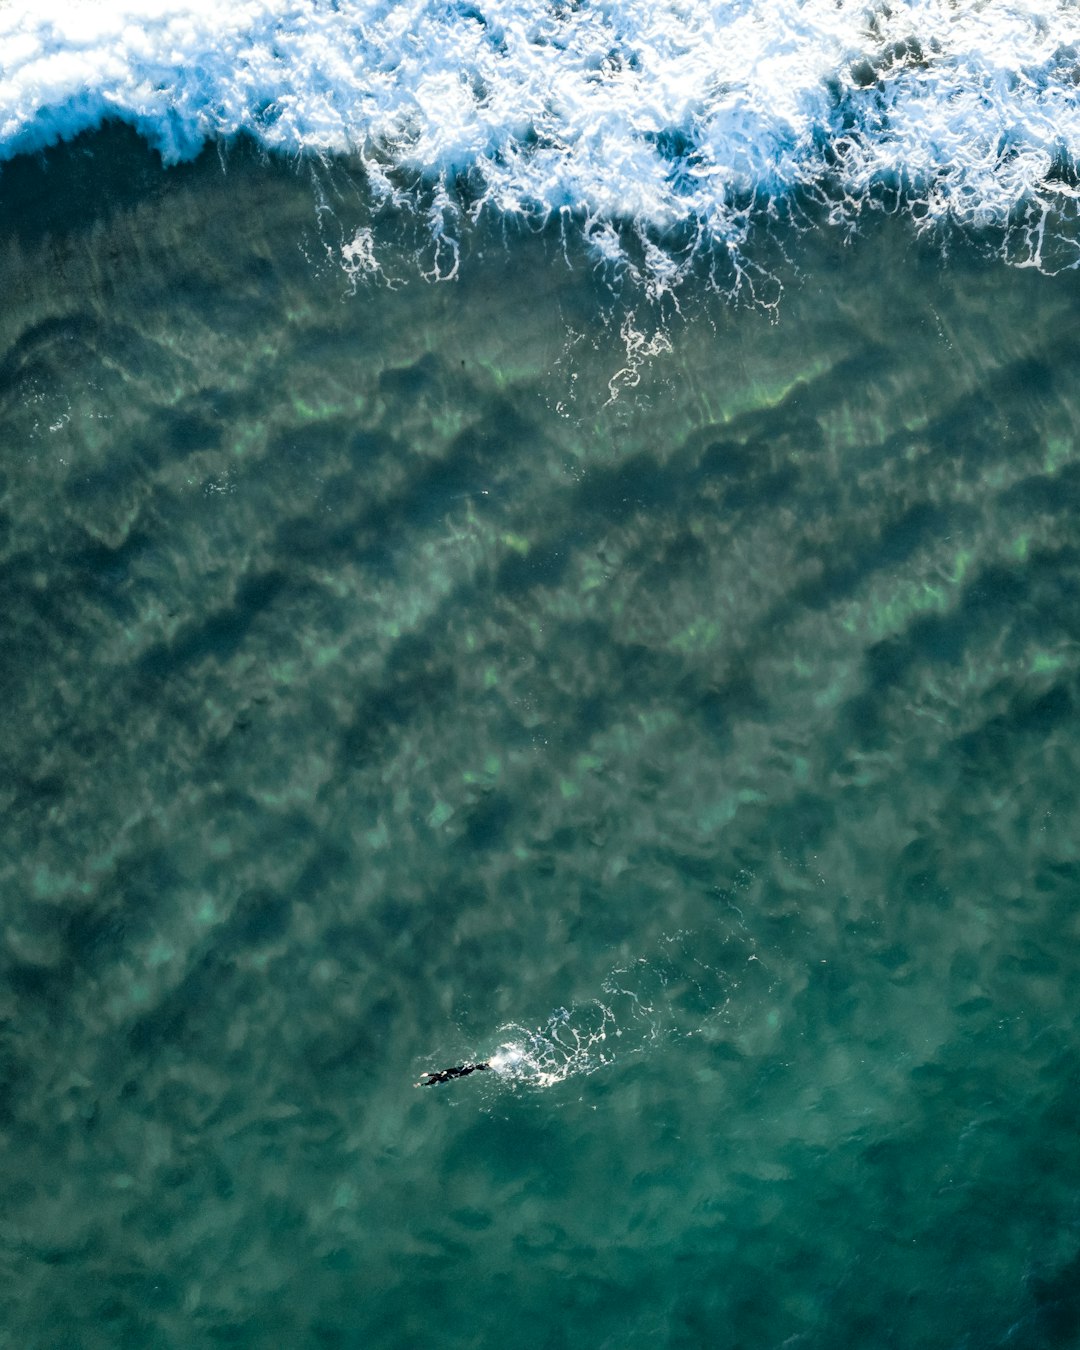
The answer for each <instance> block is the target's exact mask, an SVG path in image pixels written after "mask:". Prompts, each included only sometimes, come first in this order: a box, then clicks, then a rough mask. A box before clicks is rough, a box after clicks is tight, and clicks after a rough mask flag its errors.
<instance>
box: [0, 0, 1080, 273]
mask: <svg viewBox="0 0 1080 1350" xmlns="http://www.w3.org/2000/svg"><path fill="white" fill-rule="evenodd" d="M1078 31H1080V30H1078V29H1077V25H1076V9H1075V5H1074V4H1073V3H1072V0H995V2H994V3H992V4H987V3H980V2H978V0H960V2H959V3H957V0H905V2H904V3H899V2H895V0H894V3H885V0H878V3H876V4H867V3H865V2H859V3H855V2H853V0H728V3H724V4H718V3H715V0H395V3H389V0H237V2H236V3H233V4H231V5H222V4H220V3H219V2H218V0H80V2H79V3H76V2H75V0H67V3H63V2H58V3H54V4H51V5H49V6H48V7H47V8H44V10H43V7H41V6H40V5H38V4H37V3H35V2H34V0H8V3H7V4H6V5H2V4H0V53H2V59H0V156H3V157H10V156H12V155H14V154H17V153H19V152H22V151H35V150H38V149H40V148H42V147H43V146H46V145H48V144H50V143H52V142H54V141H56V140H57V139H60V138H63V137H69V136H72V135H74V134H76V133H78V132H80V131H82V130H85V129H87V128H89V127H93V126H95V125H96V124H98V123H100V122H101V121H102V120H104V119H107V118H110V117H115V118H120V119H123V120H124V121H127V122H129V123H131V124H133V125H134V126H135V127H137V128H138V130H139V131H140V132H141V133H142V134H143V135H144V136H145V137H146V138H147V139H148V140H149V142H150V143H151V144H152V145H153V146H154V147H155V148H156V149H157V150H159V151H160V153H161V154H162V156H163V157H164V158H165V160H167V161H170V162H172V161H177V160H181V159H184V158H188V157H191V156H193V155H195V154H196V153H197V152H198V151H199V149H200V148H201V147H202V146H203V145H204V144H205V143H206V142H207V141H208V140H210V139H214V138H228V137H231V136H235V135H236V134H238V133H241V132H244V133H247V134H249V135H251V136H253V137H255V138H256V139H257V140H258V141H259V142H261V143H262V144H263V145H265V146H266V147H268V148H269V149H271V150H275V151H282V152H288V153H298V152H312V153H317V154H320V155H328V154H345V153H348V154H354V155H359V156H361V157H363V159H364V161H365V164H366V166H367V170H368V173H369V177H370V179H371V181H372V183H373V185H374V186H375V188H376V190H378V191H382V192H385V193H388V194H393V196H394V198H395V200H399V201H400V200H404V199H406V198H407V197H408V196H409V193H410V186H409V185H411V184H417V183H419V184H420V185H421V189H420V190H423V191H426V192H428V193H429V194H430V193H431V192H432V191H433V190H435V191H436V193H437V190H438V189H439V188H440V187H441V188H443V189H445V190H446V195H445V197H444V198H438V197H437V195H436V198H434V199H433V198H430V197H429V198H428V201H429V202H430V200H437V201H439V202H440V211H441V210H442V208H443V207H444V206H445V208H446V209H447V210H449V211H451V212H453V211H454V210H458V209H461V207H462V202H463V201H464V200H465V197H464V196H461V195H458V194H457V192H456V189H457V188H459V187H461V185H462V184H463V183H465V182H467V184H468V193H467V194H466V196H467V200H468V201H469V203H470V205H471V206H472V207H473V208H474V209H475V208H477V207H478V206H485V205H486V206H490V207H493V208H495V209H497V210H499V211H501V212H505V213H510V214H515V215H525V216H528V217H530V218H532V219H547V218H550V217H551V216H552V215H556V214H558V213H568V214H569V215H570V216H572V217H573V218H574V219H575V220H576V221H578V222H583V224H584V228H585V231H586V233H587V235H588V236H589V238H590V240H591V241H592V244H593V246H594V248H596V249H597V250H598V251H599V252H600V253H605V252H606V253H608V254H611V255H613V256H614V255H617V254H618V253H619V251H620V244H619V241H618V230H619V229H622V228H623V227H625V226H626V225H627V224H629V225H631V226H636V227H637V229H638V232H639V234H640V236H641V238H642V240H643V241H648V242H649V246H650V247H652V248H654V249H657V246H658V245H659V248H658V250H657V251H656V253H655V254H654V256H653V257H652V260H651V262H650V261H649V259H648V258H646V267H647V270H649V271H651V272H652V273H653V274H657V270H658V269H659V270H661V271H662V270H663V268H664V267H670V261H668V262H665V257H667V258H668V259H670V256H671V248H670V246H665V240H670V238H671V237H672V235H673V233H677V234H678V235H679V236H680V238H681V239H682V240H683V241H684V243H685V240H686V239H687V238H689V239H690V240H698V241H701V240H705V241H707V242H709V243H710V244H714V245H719V246H720V248H721V249H724V248H727V249H728V250H730V251H731V252H733V253H738V251H739V250H740V249H741V248H742V247H743V245H744V244H745V242H746V239H747V237H748V234H749V232H750V231H751V229H752V228H753V223H754V221H755V220H756V219H760V218H761V216H762V214H764V215H766V216H767V215H770V214H773V215H775V214H777V213H781V214H783V213H790V212H791V211H792V210H793V209H795V208H794V204H795V203H797V201H798V200H799V199H800V197H801V198H802V200H803V201H804V202H805V201H806V200H808V199H811V198H816V199H817V200H818V201H819V202H821V203H823V204H824V207H825V209H826V211H827V212H828V213H829V214H830V215H832V216H833V217H840V218H853V217H854V215H855V214H856V213H857V212H858V211H860V210H861V209H863V208H864V207H865V205H866V204H867V203H870V204H873V205H877V206H882V207H886V208H889V209H903V210H906V211H910V212H911V214H912V216H913V218H914V219H915V220H916V221H917V222H918V223H919V224H920V226H922V227H925V226H927V225H932V224H935V223H938V222H951V223H953V224H958V225H960V226H963V227H968V228H984V227H996V228H998V229H999V230H1003V231H1004V232H1005V234H1006V235H1007V236H1008V241H1009V242H1008V248H1009V249H1010V250H1011V252H1012V255H1013V257H1014V260H1016V261H1022V262H1027V263H1031V264H1034V265H1037V266H1043V267H1045V268H1047V269H1048V270H1053V269H1056V268H1058V267H1061V266H1076V265H1077V263H1078V261H1080V255H1078V254H1077V250H1076V244H1075V233H1070V230H1069V228H1068V226H1069V224H1070V222H1071V221H1072V220H1073V218H1074V216H1075V213H1076V208H1077V204H1078V187H1077V181H1078V172H1077V169H1078V163H1080V98H1078V82H1080V42H1078V40H1077V33H1078ZM1070 241H1072V242H1070ZM661 255H664V256H661Z"/></svg>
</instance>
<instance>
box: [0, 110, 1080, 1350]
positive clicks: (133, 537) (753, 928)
mask: <svg viewBox="0 0 1080 1350" xmlns="http://www.w3.org/2000/svg"><path fill="white" fill-rule="evenodd" d="M310 168H311V166H310V165H309V166H306V167H305V166H301V167H299V168H297V167H295V166H292V165H289V164H287V163H278V162H271V163H264V162H262V161H260V159H259V157H258V155H257V154H255V153H251V152H248V151H245V150H243V149H242V148H241V149H234V151H233V152H232V154H231V156H226V159H225V164H224V172H223V166H222V163H220V162H219V159H218V156H217V154H216V153H215V152H213V151H211V152H208V153H207V154H206V155H204V156H203V157H202V158H200V159H198V160H196V161H195V162H194V163H192V164H190V165H187V166H181V167H180V168H176V169H172V170H168V171H163V170H161V169H160V167H158V166H156V164H155V162H154V160H153V158H152V157H151V156H150V155H149V154H148V153H147V152H146V150H145V149H144V148H143V147H141V146H140V145H139V144H138V143H136V142H134V141H133V140H129V139H127V138H126V137H125V136H124V135H122V134H120V133H115V132H111V133H103V134H99V135H96V136H94V137H90V138H88V139H84V140H81V141H78V142H76V143H75V144H74V145H72V146H69V147H66V148H63V149H61V150H59V151H56V152H53V154H52V155H51V156H50V158H49V159H48V160H47V161H46V162H44V163H43V164H36V163H33V162H29V161H25V160H24V161H19V162H18V163H16V164H13V165H11V166H9V168H8V169H7V170H5V173H4V176H3V177H2V178H0V194H3V202H2V206H3V221H4V228H3V234H2V236H0V268H2V273H3V276H4V278H5V291H6V300H5V305H4V306H3V308H2V310H0V453H2V460H0V475H2V477H0V490H2V498H0V526H2V533H0V622H2V623H3V629H4V656H3V660H2V662H0V671H2V681H3V697H2V701H0V709H2V719H0V744H2V749H3V760H4V763H5V765H6V766H7V770H6V772H5V775H4V779H3V783H2V785H0V806H2V811H0V893H2V895H3V927H2V943H0V1142H2V1148H0V1188H2V1190H3V1194H4V1196H5V1202H4V1222H3V1225H2V1227H0V1267H2V1269H3V1272H4V1279H3V1282H2V1284H0V1326H2V1327H3V1328H4V1330H3V1331H2V1332H0V1341H5V1342H6V1343H10V1344H12V1345H18V1346H30V1345H42V1346H61V1345H63V1346H65V1347H72V1346H78V1347H99V1346H100V1347H114V1346H117V1345H124V1346H126V1347H142V1346H147V1347H150V1346H154V1347H157V1346H202V1345H223V1344H229V1345H245V1346H271V1345H275V1346H280V1345H289V1346H296V1347H309V1346H310V1347H327V1346H332V1347H354V1346H361V1345H363V1346H378V1347H402V1350H404V1347H415V1346H418V1345H425V1346H426V1345H432V1346H440V1347H441V1346H448V1347H454V1346H461V1347H464V1346H476V1345H516V1346H536V1347H552V1348H554V1347H571V1346H573V1347H578V1346H581V1347H596V1346H600V1345H604V1344H612V1345H620V1346H627V1347H635V1346H639V1347H645V1346H650V1347H651V1346H657V1345H669V1346H679V1347H693V1346H710V1347H717V1346H719V1347H723V1346H735V1345H741V1346H754V1347H758V1346H760V1347H773V1346H781V1345H786V1346H789V1347H790V1346H799V1347H815V1348H820V1350H835V1348H836V1347H838V1346H866V1345H874V1346H898V1347H899V1346H905V1347H907V1346H914V1345H918V1346H928V1347H943V1348H944V1347H957V1346H961V1345H969V1346H986V1347H990V1346H998V1345H1000V1346H1008V1347H1010V1350H1012V1348H1014V1347H1021V1346H1022V1347H1032V1348H1033V1347H1036V1346H1037V1347H1047V1346H1058V1345H1060V1346H1065V1345H1069V1344H1071V1343H1073V1341H1074V1339H1075V1333H1076V1327H1077V1324H1078V1322H1080V1307H1078V1305H1077V1301H1076V1287H1077V1286H1076V1280H1075V1272H1076V1268H1077V1261H1078V1259H1080V1257H1078V1253H1080V1227H1078V1224H1080V1210H1078V1206H1077V1196H1078V1195H1080V1171H1078V1154H1077V1150H1076V1134H1077V1126H1078V1123H1080V1122H1078V1105H1077V1100H1078V1099H1077V1096H1076V1092H1075V1065H1076V1062H1077V1049H1078V1046H1077V1038H1078V1028H1077V1012H1076V1010H1077V1007H1078V1006H1080V997H1078V995H1080V989H1078V976H1080V945H1078V943H1077V912H1078V911H1077V898H1078V875H1080V873H1078V867H1080V856H1078V849H1080V842H1078V841H1080V799H1078V787H1077V785H1078V783H1080V738H1078V736H1077V720H1076V719H1077V705H1078V700H1080V687H1078V673H1080V664H1078V663H1080V648H1078V645H1077V641H1078V634H1080V541H1078V537H1077V518H1078V517H1077V507H1078V504H1080V496H1078V494H1080V460H1078V454H1080V447H1078V438H1077V427H1078V412H1080V409H1078V393H1077V391H1078V390H1080V378H1078V376H1080V298H1078V295H1077V291H1076V287H1075V285H1074V284H1072V283H1071V280H1070V278H1069V277H1065V278H1061V277H1059V278H1056V279H1053V278H1049V277H1046V276H1043V275H1040V274H1038V273H1037V272H1036V271H1034V270H1014V269H1008V268H1004V267H1001V266H999V265H993V264H990V263H989V262H987V261H985V260H980V256H979V255H978V252H977V250H974V249H971V250H969V249H965V248H964V247H962V246H961V247H958V248H957V249H956V250H955V252H954V254H953V256H952V257H951V259H950V260H949V262H948V264H947V265H945V264H944V263H943V262H942V259H941V257H940V255H939V254H938V252H936V251H934V250H927V249H926V248H925V247H923V246H922V245H920V244H919V243H918V242H917V241H916V240H915V238H914V236H913V233H912V231H911V229H910V227H909V225H908V224H907V223H906V222H905V221H904V220H902V219H884V220H882V219H877V220H870V221H868V222H867V223H866V224H865V226H864V228H863V229H862V231H861V233H860V234H859V236H858V237H857V238H855V239H854V240H850V241H848V242H846V243H845V242H842V241H841V239H840V237H839V236H838V235H836V234H830V233H828V232H827V231H826V232H821V233H817V234H814V235H812V236H809V237H804V238H802V239H801V240H800V239H799V238H797V237H796V236H795V235H792V236H791V237H790V238H789V239H787V240H784V241H781V242H783V243H784V245H785V248H786V250H787V252H788V254H789V258H788V261H787V262H786V263H785V262H784V260H783V257H782V256H780V260H779V263H778V266H777V270H776V276H777V277H778V278H779V280H780V282H781V283H782V286H783V291H782V303H781V305H780V309H779V315H778V316H777V315H775V314H772V313H763V312H762V311H761V310H760V309H755V308H752V307H741V308H739V307H732V306H728V305H724V304H722V303H720V302H719V301H710V300H709V299H707V298H706V293H705V291H704V289H702V291H701V294H700V296H699V297H698V298H697V299H695V300H691V298H690V297H691V296H692V294H693V277H692V276H691V277H690V278H689V281H688V282H687V289H686V290H685V291H684V294H683V312H682V314H681V315H669V316H667V317H666V318H665V317H664V314H663V312H662V311H657V310H655V309H652V308H650V306H649V305H648V304H647V302H646V299H645V297H644V296H643V295H642V294H641V293H639V292H624V293H623V294H622V295H621V296H618V295H615V294H613V293H612V292H611V291H610V290H609V289H608V288H607V280H606V277H605V275H604V274H603V273H602V272H601V271H598V270H597V269H596V267H595V265H594V264H595V258H594V255H593V254H592V253H590V252H589V251H588V250H587V249H585V248H581V249H576V248H574V247H573V246H571V245H570V244H568V242H567V240H566V239H564V238H563V237H562V236H561V234H560V231H559V230H558V229H557V228H552V229H549V230H548V231H546V232H541V233H538V234H528V233H523V234H522V235H521V236H520V237H518V236H514V235H507V234H506V233H505V232H504V230H503V229H502V228H501V227H500V226H495V225H490V224H489V223H485V222H484V221H483V220H481V221H480V222H479V224H477V225H476V226H475V227H473V228H472V229H471V230H469V231H467V232H466V233H465V234H464V235H463V236H462V239H461V241H460V248H461V255H460V264H461V265H460V267H459V271H458V276H457V280H456V281H455V282H454V283H452V284H446V285H426V284H423V283H419V282H417V281H416V280H415V272H416V270H417V269H416V260H415V258H414V256H413V248H414V244H415V240H414V239H413V238H412V237H411V236H410V234H409V231H410V229H411V228H412V226H410V225H409V223H408V221H407V220H403V219H401V218H399V217H397V216H394V215H389V216H387V215H380V214H379V213H378V211H368V210H367V207H366V206H364V205H363V201H364V200H365V199H363V192H364V191H366V190H367V189H366V187H365V186H364V184H363V183H359V184H358V185H357V186H356V187H355V192H354V195H353V197H352V198H349V196H348V194H347V192H346V191H345V185H346V175H345V171H344V169H342V168H341V167H340V166H339V167H338V168H336V169H334V170H333V171H332V172H331V171H329V170H327V171H326V173H325V174H324V176H323V177H321V178H319V177H317V179H316V181H315V182H314V183H313V179H312V175H311V172H310ZM328 185H329V186H328ZM331 189H334V190H333V191H332V190H331ZM335 191H336V193H337V195H335ZM350 201H352V202H353V203H356V202H360V203H361V205H360V206H355V207H353V206H350V205H349V203H350ZM352 209H355V210H356V211H358V212H360V213H361V215H362V217H363V221H364V222H366V223H365V224H364V229H369V230H370V231H371V235H370V241H371V245H372V248H373V250H374V256H376V257H377V258H378V259H379V264H378V266H379V270H378V271H375V270H373V269H370V268H365V267H356V268H353V269H351V272H350V270H348V269H347V270H346V271H343V270H342V266H341V262H342V255H341V241H342V239H354V238H367V236H361V235H358V234H356V233H355V227H356V220H353V219H352V218H350V217H349V216H348V212H349V210H352ZM365 212H366V214H364V213H365ZM359 218H360V217H359V216H358V217H357V219H359ZM420 233H421V235H422V234H423V232H422V231H421V232H420ZM420 247H421V252H422V251H423V249H424V248H426V247H428V245H427V244H424V243H423V242H422V241H421V244H420ZM353 256H354V257H357V256H359V254H354V255H353ZM348 261H349V259H348V258H346V262H348ZM421 261H423V256H422V259H421ZM785 269H786V270H785ZM410 277H411V278H414V279H413V280H409V278H410ZM406 283H407V284H406ZM477 1061H483V1062H491V1063H492V1064H493V1068H494V1071H492V1072H485V1073H481V1074H475V1075H473V1076H471V1077H467V1078H465V1079H464V1081H455V1082H447V1083H445V1084H442V1085H440V1086H438V1087H437V1088H434V1089H433V1090H432V1091H430V1092H428V1091H424V1092H418V1091H416V1089H415V1088H414V1086H413V1085H414V1083H415V1082H416V1081H417V1080H419V1079H421V1078H422V1076H423V1075H425V1074H428V1073H431V1072H435V1071H438V1070H440V1069H443V1068H445V1067H446V1066H451V1065H462V1064H466V1063H475V1062H477Z"/></svg>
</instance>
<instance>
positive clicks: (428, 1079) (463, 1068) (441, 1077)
mask: <svg viewBox="0 0 1080 1350" xmlns="http://www.w3.org/2000/svg"><path fill="white" fill-rule="evenodd" d="M490 1068H491V1065H490V1064H488V1063H487V1062H486V1061H485V1062H484V1063H483V1064H459V1065H458V1066H457V1068H454V1069H439V1070H438V1071H437V1072H435V1073H429V1074H426V1075H425V1076H424V1077H423V1078H421V1079H420V1081H419V1083H417V1084H416V1085H415V1086H416V1087H434V1086H435V1084H436V1083H449V1081H450V1079H451V1078H466V1077H468V1075H469V1074H470V1073H476V1071H477V1070H478V1069H490Z"/></svg>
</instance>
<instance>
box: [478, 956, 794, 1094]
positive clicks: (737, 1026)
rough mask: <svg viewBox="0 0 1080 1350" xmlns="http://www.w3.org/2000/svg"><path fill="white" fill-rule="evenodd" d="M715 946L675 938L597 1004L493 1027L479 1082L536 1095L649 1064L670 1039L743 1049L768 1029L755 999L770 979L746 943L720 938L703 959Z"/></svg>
mask: <svg viewBox="0 0 1080 1350" xmlns="http://www.w3.org/2000/svg"><path fill="white" fill-rule="evenodd" d="M715 942H716V935H712V936H711V937H710V936H707V935H702V934H697V933H694V932H690V931H682V930H681V931H679V932H677V933H674V934H671V935H669V936H667V937H665V938H664V939H663V941H662V943H661V946H660V949H659V950H658V951H657V953H656V954H655V955H653V956H652V957H649V958H646V957H639V958H637V959H636V960H634V961H631V962H629V963H628V964H626V965H621V966H617V967H615V968H614V969H613V970H612V971H611V972H610V973H609V974H608V976H607V977H606V978H605V979H604V981H603V984H602V987H601V993H600V995H599V996H598V997H596V998H591V999H587V1000H585V1001H583V1002H580V1003H575V1004H572V1005H571V1006H570V1007H561V1008H557V1009H556V1010H555V1011H554V1012H552V1013H551V1014H550V1016H549V1017H548V1018H547V1020H546V1021H545V1022H544V1023H543V1024H542V1025H540V1026H536V1027H530V1026H527V1025H524V1024H522V1023H517V1022H510V1023H507V1024H505V1025H504V1026H501V1027H499V1028H498V1030H497V1031H496V1032H495V1036H494V1037H493V1039H496V1040H497V1045H496V1048H495V1050H494V1051H493V1052H492V1053H491V1054H489V1055H488V1056H487V1058H486V1059H484V1060H483V1061H482V1062H483V1064H485V1065H486V1066H487V1068H488V1069H489V1070H491V1071H492V1072H491V1073H485V1074H483V1075H481V1077H482V1079H483V1080H484V1081H485V1082H487V1083H489V1084H491V1085H492V1086H493V1087H494V1089H495V1090H496V1091H498V1090H500V1089H503V1090H505V1089H506V1088H510V1089H511V1090H521V1089H526V1090H527V1089H536V1090H543V1089H547V1088H553V1087H556V1086H558V1085H559V1084H561V1083H565V1082H567V1081H568V1080H570V1079H574V1078H581V1077H587V1076H589V1075H592V1074H595V1073H598V1072H600V1071H602V1070H607V1069H611V1068H613V1067H614V1066H615V1065H616V1064H618V1063H625V1062H626V1061H627V1060H629V1059H631V1058H634V1057H640V1056H645V1055H648V1054H649V1053H651V1052H653V1051H654V1050H655V1049H657V1048H658V1047H660V1046H662V1045H664V1044H665V1043H669V1042H670V1041H672V1040H674V1039H687V1038H690V1037H695V1036H696V1037H704V1038H705V1039H717V1038H725V1039H727V1038H731V1039H733V1041H734V1042H735V1043H736V1044H743V1043H748V1039H747V1038H748V1033H749V1034H750V1036H751V1038H752V1036H753V1034H754V1030H753V1029H754V1028H755V1026H756V1024H758V1023H761V1024H763V1025H766V1024H767V1023H768V1017H769V1011H768V1009H767V1008H765V1007H764V1006H763V1004H762V1002H761V998H760V994H761V992H762V990H763V989H764V990H765V991H766V992H767V991H768V990H769V988H770V978H769V977H768V975H767V974H766V973H765V967H764V965H763V963H762V962H761V961H760V959H759V957H758V954H757V951H756V944H755V943H754V942H753V941H752V939H750V938H749V937H748V936H747V935H745V934H740V935H738V936H732V935H731V934H728V936H727V937H726V938H725V939H724V940H723V941H722V942H721V946H722V950H723V956H722V959H716V958H715V956H714V957H713V958H711V959H710V958H709V957H708V956H706V955H704V954H703V951H702V948H708V947H709V946H710V945H711V944H714V943H715ZM751 970H752V971H753V975H754V979H753V980H752V981H751V980H750V979H749V978H748V975H749V973H750V972H751ZM763 976H764V983H762V977H763Z"/></svg>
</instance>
